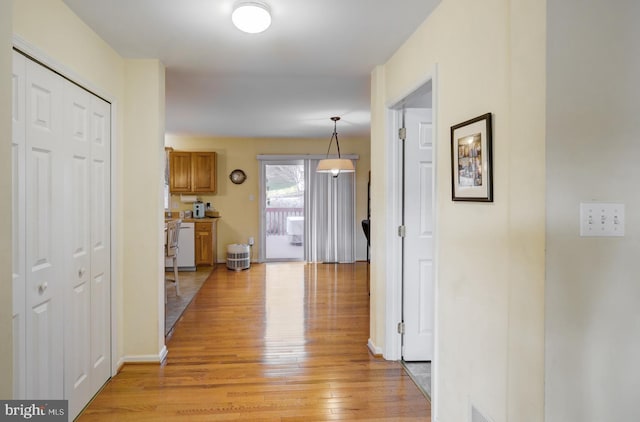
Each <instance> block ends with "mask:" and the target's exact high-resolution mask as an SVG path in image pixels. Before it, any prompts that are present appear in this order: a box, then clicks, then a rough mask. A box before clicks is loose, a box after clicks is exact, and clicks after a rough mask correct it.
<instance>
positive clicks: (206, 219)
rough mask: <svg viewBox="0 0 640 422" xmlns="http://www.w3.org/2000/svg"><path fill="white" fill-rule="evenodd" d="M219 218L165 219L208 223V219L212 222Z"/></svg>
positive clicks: (167, 218) (165, 219)
mask: <svg viewBox="0 0 640 422" xmlns="http://www.w3.org/2000/svg"><path fill="white" fill-rule="evenodd" d="M218 218H220V217H202V218H180V217H165V218H164V221H170V220H182V222H183V223H198V222H203V223H206V222H207V221H209V222H212V221H213V220H217V219H218Z"/></svg>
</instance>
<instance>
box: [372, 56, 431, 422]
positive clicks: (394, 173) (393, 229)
mask: <svg viewBox="0 0 640 422" xmlns="http://www.w3.org/2000/svg"><path fill="white" fill-rule="evenodd" d="M429 81H431V83H432V89H433V91H432V103H433V106H432V121H433V148H434V150H433V154H434V155H433V163H434V166H436V167H435V171H434V182H433V183H434V186H435V190H434V192H433V194H434V201H435V204H434V227H436V230H435V231H436V233H435V236H434V239H433V242H434V245H433V248H434V259H433V271H434V274H433V276H434V327H433V329H434V351H433V362H432V363H431V378H432V382H431V385H432V390H431V403H432V410H431V413H432V417H433V416H434V415H437V414H438V412H437V406H438V400H437V396H438V385H439V384H440V383H439V378H438V365H437V362H438V361H439V349H438V345H439V337H440V329H439V327H440V323H439V311H438V308H439V307H438V298H439V283H438V261H439V258H438V256H439V254H438V238H439V230H437V222H438V202H437V201H438V194H437V193H438V189H437V186H438V179H439V178H438V167H437V164H438V162H439V160H438V153H439V149H440V148H438V139H439V136H438V135H439V125H438V74H437V65H434V66H433V67H432V68H431V69H430V70H429V71H428V72H426V73H425V74H424V75H423V77H422V78H421V79H420V80H418V81H417V82H416V83H414V84H413V85H412V86H411V87H410V89H408V90H406V91H405V92H403V94H402V95H400V96H398V97H397V98H393V99H392V100H390V101H387V103H386V104H385V112H386V116H385V123H386V129H387V134H386V139H387V145H386V148H387V160H386V168H387V170H388V171H387V198H389V200H388V201H387V206H386V208H387V213H386V214H387V218H386V221H385V232H386V239H387V254H386V277H385V279H386V281H385V309H386V312H385V342H384V350H383V356H384V358H385V359H387V360H401V359H402V336H401V335H400V334H399V333H398V323H399V322H400V321H402V283H400V282H398V280H400V279H401V277H402V238H401V237H400V236H398V227H399V226H400V225H401V222H402V212H403V210H402V189H401V186H400V184H401V183H402V161H401V160H402V155H401V153H402V145H401V143H400V141H399V140H398V130H399V128H400V127H401V124H402V120H401V119H402V116H401V112H402V110H401V109H400V110H398V106H399V105H400V104H401V103H402V101H403V100H404V99H405V98H407V97H408V96H410V95H411V94H412V93H413V92H415V91H416V90H417V89H418V88H420V87H421V86H423V85H424V84H426V83H428V82H429Z"/></svg>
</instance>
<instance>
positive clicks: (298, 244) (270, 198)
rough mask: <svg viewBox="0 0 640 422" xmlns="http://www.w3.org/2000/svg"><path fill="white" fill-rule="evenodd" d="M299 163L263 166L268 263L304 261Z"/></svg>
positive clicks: (303, 185) (302, 198)
mask: <svg viewBox="0 0 640 422" xmlns="http://www.w3.org/2000/svg"><path fill="white" fill-rule="evenodd" d="M304 173H305V171H304V163H303V161H302V160H287V161H281V162H270V163H265V164H264V191H265V196H264V204H263V206H264V238H265V243H264V252H265V256H264V257H265V259H266V260H268V261H278V260H283V261H302V260H303V259H304V239H305V236H304V198H305V194H304V192H305V183H304V181H305V177H304Z"/></svg>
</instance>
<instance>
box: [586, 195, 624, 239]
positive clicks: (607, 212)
mask: <svg viewBox="0 0 640 422" xmlns="http://www.w3.org/2000/svg"><path fill="white" fill-rule="evenodd" d="M624 220H625V219H624V204H612V203H600V202H582V203H580V236H582V237H622V236H624Z"/></svg>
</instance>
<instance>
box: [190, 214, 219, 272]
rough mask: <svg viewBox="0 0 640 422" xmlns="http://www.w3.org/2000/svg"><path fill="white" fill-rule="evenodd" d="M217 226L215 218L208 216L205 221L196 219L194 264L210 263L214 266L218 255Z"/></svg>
mask: <svg viewBox="0 0 640 422" xmlns="http://www.w3.org/2000/svg"><path fill="white" fill-rule="evenodd" d="M217 226H218V219H217V218H210V219H207V220H206V221H196V223H195V237H196V245H195V246H196V266H199V265H210V266H212V267H215V265H216V259H217V256H218V248H217V243H218V240H217V237H218V236H217Z"/></svg>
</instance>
